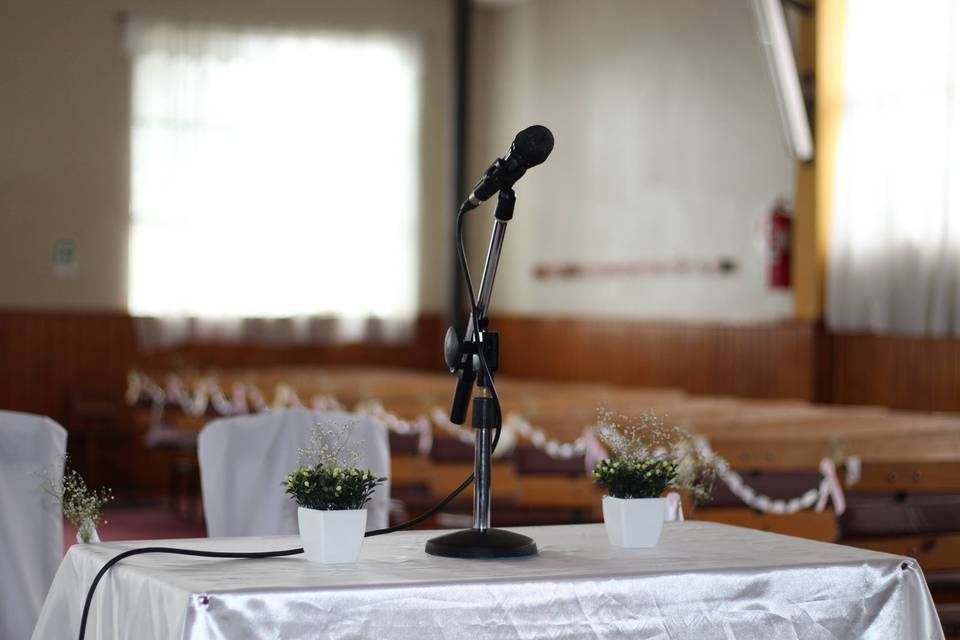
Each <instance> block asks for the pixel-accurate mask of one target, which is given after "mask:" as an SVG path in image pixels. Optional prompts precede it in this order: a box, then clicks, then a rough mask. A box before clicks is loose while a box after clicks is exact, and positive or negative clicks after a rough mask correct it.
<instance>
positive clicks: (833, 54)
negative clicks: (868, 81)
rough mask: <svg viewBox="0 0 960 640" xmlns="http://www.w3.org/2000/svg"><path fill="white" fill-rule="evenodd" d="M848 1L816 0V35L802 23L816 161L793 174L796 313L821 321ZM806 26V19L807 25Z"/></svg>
mask: <svg viewBox="0 0 960 640" xmlns="http://www.w3.org/2000/svg"><path fill="white" fill-rule="evenodd" d="M845 21H846V0H818V1H817V3H816V11H815V18H814V23H815V36H814V37H810V35H809V25H806V29H805V30H804V31H805V34H804V35H802V36H801V37H802V38H803V43H802V49H803V50H802V51H801V54H800V68H801V69H805V68H808V67H806V66H805V65H807V64H809V62H810V59H809V56H810V55H811V53H810V48H811V45H812V49H813V53H812V56H813V63H814V68H815V73H816V87H815V92H816V108H815V114H814V127H815V137H814V139H815V145H816V159H815V162H814V163H813V164H812V165H811V166H805V167H800V168H799V169H798V174H797V203H796V213H797V217H796V221H795V222H796V226H795V228H794V233H795V235H794V257H793V272H794V282H795V286H794V313H795V315H796V317H797V318H801V319H805V320H817V319H819V318H822V317H823V300H824V283H825V274H826V263H827V245H828V242H829V231H830V219H831V213H832V211H831V210H832V206H833V176H834V169H835V166H836V152H837V138H838V136H839V132H840V122H841V118H842V115H843V33H844V26H845ZM807 22H809V21H807Z"/></svg>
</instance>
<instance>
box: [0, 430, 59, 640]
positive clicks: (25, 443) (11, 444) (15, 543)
mask: <svg viewBox="0 0 960 640" xmlns="http://www.w3.org/2000/svg"><path fill="white" fill-rule="evenodd" d="M66 447H67V432H66V430H65V429H64V428H63V427H61V426H60V425H59V424H57V423H56V422H54V421H53V420H51V419H50V418H45V417H42V416H35V415H31V414H29V413H16V412H12V411H0V514H2V515H0V638H11V639H12V638H29V637H30V634H31V633H33V627H34V625H35V624H36V622H37V618H38V617H39V615H40V608H41V607H42V606H43V600H44V598H46V596H47V590H48V589H49V588H50V584H51V583H52V582H53V576H54V575H55V574H56V572H57V567H58V566H59V565H60V561H61V560H62V559H63V519H62V515H61V512H60V506H59V505H58V504H56V502H55V501H54V500H53V499H52V498H51V497H50V496H48V495H47V494H46V493H44V490H43V484H44V483H45V482H46V479H45V476H46V475H47V474H49V475H52V476H55V477H54V478H53V479H54V480H56V479H58V478H59V474H62V473H63V456H64V453H65V452H66Z"/></svg>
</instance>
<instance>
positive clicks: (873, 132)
mask: <svg viewBox="0 0 960 640" xmlns="http://www.w3.org/2000/svg"><path fill="white" fill-rule="evenodd" d="M958 43H960V3H957V2H955V1H953V0H927V1H924V2H904V1H903V0H848V2H847V16H846V32H845V44H844V49H845V50H844V60H843V68H842V70H843V114H842V122H841V130H840V135H839V139H838V147H837V164H836V174H835V193H834V210H833V220H832V228H831V234H830V254H829V261H828V268H829V269H828V289H827V322H828V324H829V326H830V327H831V328H832V329H837V330H846V331H864V330H868V331H878V332H893V333H903V334H908V335H935V336H960V93H958V89H960V44H958Z"/></svg>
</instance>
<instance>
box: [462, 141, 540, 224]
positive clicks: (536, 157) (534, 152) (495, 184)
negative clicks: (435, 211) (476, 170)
mask: <svg viewBox="0 0 960 640" xmlns="http://www.w3.org/2000/svg"><path fill="white" fill-rule="evenodd" d="M551 151H553V134H552V133H550V129H547V128H546V127H544V126H543V125H539V124H535V125H533V126H532V127H527V128H526V129H524V130H523V131H521V132H520V133H518V134H517V137H516V138H514V139H513V144H511V145H510V149H508V150H507V154H506V155H505V156H504V157H502V158H497V159H496V160H494V161H493V164H491V165H490V168H489V169H487V171H486V173H484V174H483V177H482V178H480V181H479V182H477V184H476V185H475V186H474V187H473V191H472V192H471V193H470V195H469V196H467V199H466V200H464V201H463V204H461V205H460V213H466V212H467V211H470V210H471V209H476V208H477V207H479V206H480V203H482V202H484V201H486V200H488V199H489V198H490V197H491V196H492V195H493V194H495V193H496V192H497V191H500V190H502V189H509V188H510V187H512V186H513V183H514V182H516V181H517V180H519V179H520V178H521V177H523V174H524V173H526V172H527V169H529V168H530V167H535V166H537V165H538V164H540V163H541V162H543V161H544V160H546V159H547V156H549V155H550V152H551Z"/></svg>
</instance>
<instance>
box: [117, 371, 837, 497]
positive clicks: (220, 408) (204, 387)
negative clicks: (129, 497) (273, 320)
mask: <svg viewBox="0 0 960 640" xmlns="http://www.w3.org/2000/svg"><path fill="white" fill-rule="evenodd" d="M126 400H127V403H128V404H130V405H134V404H137V403H138V402H140V401H141V400H147V401H149V402H150V404H151V414H152V417H153V421H154V424H155V425H157V426H159V424H160V421H161V419H162V415H163V410H164V408H165V407H166V406H167V405H168V404H175V405H177V406H178V407H179V408H180V409H181V410H182V411H183V412H184V413H186V414H188V415H191V416H202V415H204V414H205V413H206V412H207V410H208V408H212V409H213V410H214V412H216V413H217V414H219V415H237V414H243V413H250V412H251V411H252V412H255V413H263V412H268V411H272V410H273V411H276V410H281V409H285V408H290V407H304V406H305V404H304V403H303V401H302V400H301V399H300V397H299V396H298V394H297V392H296V390H295V389H294V388H293V387H291V386H290V385H288V384H283V383H281V384H278V385H277V387H276V389H275V392H274V400H273V404H272V405H271V404H267V402H266V399H265V398H264V396H263V392H262V391H261V390H260V389H259V388H258V387H257V386H256V385H254V384H244V383H239V382H238V383H236V384H235V385H234V387H233V393H232V398H231V399H230V400H228V399H227V397H226V395H225V394H224V393H223V390H222V389H221V388H220V386H219V385H218V384H217V382H216V381H215V380H214V379H213V378H212V377H206V378H202V379H200V380H199V381H198V382H197V383H196V384H195V390H194V392H193V393H192V394H191V393H190V391H189V390H188V389H187V388H186V385H185V384H184V382H183V381H182V380H181V379H180V378H179V377H178V376H175V375H170V376H168V377H167V388H166V390H164V389H163V388H162V387H160V385H158V384H157V383H156V382H154V381H153V380H152V379H151V378H150V377H149V376H146V375H144V374H141V373H138V372H130V373H129V374H128V376H127V391H126ZM310 406H311V407H312V408H313V409H316V410H321V411H329V410H337V411H342V410H344V409H345V408H344V406H343V405H342V404H341V403H340V402H339V401H338V400H337V399H336V398H335V397H333V396H330V395H315V396H314V397H313V398H311V402H310ZM354 411H355V412H356V413H359V414H362V415H368V416H370V417H373V418H376V419H378V420H380V421H381V422H382V423H383V424H384V426H386V427H387V429H389V430H390V431H392V432H394V433H397V434H400V435H414V434H416V435H417V436H418V442H417V451H418V452H419V453H420V454H421V455H424V456H426V455H429V454H430V450H431V449H432V448H433V429H432V428H431V423H432V424H433V425H436V426H437V427H439V428H440V429H442V430H443V431H445V432H446V433H447V434H449V435H450V436H452V437H454V438H456V439H457V440H459V441H460V442H463V443H465V444H473V442H474V439H475V432H474V431H473V429H468V428H466V427H463V426H461V425H458V424H454V423H452V422H450V419H449V418H448V417H447V414H446V412H445V411H444V410H443V409H441V408H439V407H435V408H434V409H432V410H431V411H429V412H428V413H429V417H427V416H423V415H421V416H418V417H417V418H415V419H413V420H404V419H402V418H399V417H398V416H396V415H395V414H392V413H390V412H389V411H387V410H386V408H384V406H383V405H382V404H381V403H380V402H378V401H376V400H366V401H363V402H360V403H358V404H357V406H356V407H355V408H354ZM517 436H522V437H523V438H525V439H526V440H528V441H529V442H530V443H531V444H532V445H533V446H534V447H536V448H537V449H538V450H540V451H542V452H543V453H545V454H546V455H548V456H549V457H551V458H554V459H559V460H571V459H574V458H579V457H581V456H583V457H584V462H585V465H586V468H587V472H588V473H589V471H590V470H591V469H592V468H593V466H594V465H595V464H596V463H597V462H599V461H600V460H603V459H604V458H606V457H608V453H607V451H606V449H605V448H604V446H603V445H602V444H601V443H600V442H599V441H598V440H597V438H596V435H595V430H594V426H593V425H590V426H587V427H585V428H584V430H583V434H582V435H581V436H580V437H578V438H577V439H576V440H574V441H573V442H561V441H559V440H555V439H552V438H550V437H549V436H548V435H547V434H546V432H544V431H543V430H542V429H538V428H537V427H534V426H533V425H532V424H530V422H529V421H527V420H526V419H525V418H523V417H522V416H520V415H518V414H516V413H511V414H509V415H508V416H507V418H506V420H505V421H504V424H503V431H502V434H501V443H500V445H499V446H498V447H497V451H496V453H495V454H494V456H495V457H497V458H500V457H506V456H508V455H509V454H510V453H511V452H512V451H513V449H514V448H515V446H516V443H517ZM697 447H698V449H699V451H700V454H701V455H702V456H703V458H704V459H705V460H706V461H707V462H708V463H710V464H711V465H713V467H714V468H715V469H716V471H717V475H718V476H719V478H720V479H721V480H722V481H723V483H724V484H725V485H726V486H727V488H729V489H730V491H731V492H732V493H733V494H734V495H735V496H736V497H737V498H738V499H739V500H741V501H742V502H743V503H744V504H746V505H747V506H749V507H750V508H752V509H755V510H756V511H760V512H763V513H775V514H790V513H797V512H799V511H804V510H806V509H810V508H814V509H815V510H816V511H818V512H820V511H823V510H824V509H825V508H826V504H827V502H828V500H829V501H832V502H833V506H834V511H835V512H836V514H837V515H841V514H842V513H843V512H844V511H845V509H846V500H845V498H844V494H843V489H842V487H841V485H840V482H839V480H838V478H837V472H836V465H835V464H834V462H833V460H831V459H830V458H824V459H823V460H821V461H820V465H819V468H820V472H821V474H822V476H823V478H822V479H821V481H820V484H819V485H818V486H817V487H815V488H811V489H809V490H808V491H805V492H804V493H803V494H801V495H800V496H798V497H796V498H791V499H789V500H781V499H775V498H770V497H769V496H765V495H762V494H758V493H757V492H756V491H755V490H754V489H753V488H752V487H750V486H749V485H748V484H747V483H746V482H744V479H743V476H741V475H740V474H739V473H737V472H736V471H734V470H733V469H731V468H730V464H729V463H728V462H727V461H726V459H724V458H723V457H722V456H719V455H717V454H716V453H715V452H714V451H713V450H712V449H711V448H710V445H709V444H708V442H707V440H706V439H705V438H697Z"/></svg>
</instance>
